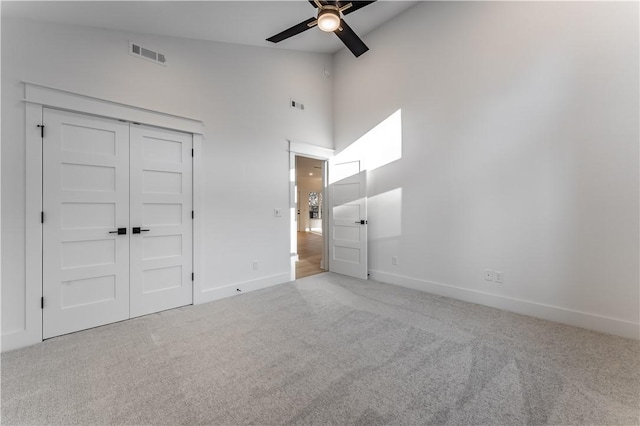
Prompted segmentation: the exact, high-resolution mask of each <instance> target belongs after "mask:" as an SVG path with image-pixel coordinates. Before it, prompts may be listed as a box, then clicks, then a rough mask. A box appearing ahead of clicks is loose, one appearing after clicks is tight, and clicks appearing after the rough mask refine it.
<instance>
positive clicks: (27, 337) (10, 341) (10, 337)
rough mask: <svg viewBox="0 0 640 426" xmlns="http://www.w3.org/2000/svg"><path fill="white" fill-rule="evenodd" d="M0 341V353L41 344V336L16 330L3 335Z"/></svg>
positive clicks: (30, 331) (29, 331)
mask: <svg viewBox="0 0 640 426" xmlns="http://www.w3.org/2000/svg"><path fill="white" fill-rule="evenodd" d="M0 339H1V344H0V351H1V352H7V351H11V350H14V349H19V348H24V347H25V346H31V345H35V344H36V343H40V342H42V334H41V332H40V334H38V333H36V332H34V331H33V330H18V331H12V332H9V333H5V334H3V335H2V337H1V338H0Z"/></svg>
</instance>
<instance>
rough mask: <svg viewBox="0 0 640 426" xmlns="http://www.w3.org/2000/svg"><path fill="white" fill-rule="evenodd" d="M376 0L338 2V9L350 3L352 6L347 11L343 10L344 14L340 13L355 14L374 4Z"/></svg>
mask: <svg viewBox="0 0 640 426" xmlns="http://www.w3.org/2000/svg"><path fill="white" fill-rule="evenodd" d="M375 2H376V0H373V1H344V0H343V1H340V2H338V7H342V6H344V5H345V4H349V3H351V4H352V6H351V7H350V8H349V9H345V10H344V12H342V14H343V15H348V14H350V13H351V12H355V11H356V10H358V9H362V8H363V7H365V6H369V5H370V4H371V3H375Z"/></svg>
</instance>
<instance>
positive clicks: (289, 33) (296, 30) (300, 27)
mask: <svg viewBox="0 0 640 426" xmlns="http://www.w3.org/2000/svg"><path fill="white" fill-rule="evenodd" d="M315 20H316V18H309V19H307V20H306V21H304V22H300V23H299V24H297V25H294V26H293V27H291V28H288V29H286V30H284V31H282V32H281V33H278V34H276V35H274V36H271V37H269V38H268V39H267V41H270V42H272V43H279V42H281V41H282V40H286V39H288V38H289V37H293V36H294V35H296V34H300V33H301V32H303V31H307V30H308V29H309V28H311V27H310V26H309V24H310V23H312V22H313V21H315Z"/></svg>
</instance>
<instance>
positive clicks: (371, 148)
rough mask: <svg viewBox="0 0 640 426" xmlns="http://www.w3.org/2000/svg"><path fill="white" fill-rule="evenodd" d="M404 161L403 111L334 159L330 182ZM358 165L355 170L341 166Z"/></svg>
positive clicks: (370, 131) (331, 166)
mask: <svg viewBox="0 0 640 426" xmlns="http://www.w3.org/2000/svg"><path fill="white" fill-rule="evenodd" d="M400 158H402V110H401V109H399V110H397V111H396V112H394V113H393V114H391V115H390V116H389V117H387V118H386V119H384V120H383V121H381V122H380V123H379V124H378V125H377V126H375V127H374V128H373V129H371V130H369V131H368V132H367V133H365V134H364V135H363V136H361V137H360V138H359V139H358V140H356V141H355V142H353V143H352V144H351V145H349V146H348V147H347V148H345V149H344V150H342V151H341V152H340V153H339V154H337V155H336V156H335V157H333V158H332V159H331V164H330V168H329V183H333V182H337V181H338V180H340V179H344V178H345V177H348V176H352V175H354V174H356V173H358V172H360V171H364V170H368V171H371V170H374V169H377V168H378V167H382V166H384V165H386V164H389V163H391V162H393V161H396V160H399V159H400ZM353 163H359V168H358V169H357V170H356V169H355V168H353V169H346V168H344V167H338V165H344V164H353Z"/></svg>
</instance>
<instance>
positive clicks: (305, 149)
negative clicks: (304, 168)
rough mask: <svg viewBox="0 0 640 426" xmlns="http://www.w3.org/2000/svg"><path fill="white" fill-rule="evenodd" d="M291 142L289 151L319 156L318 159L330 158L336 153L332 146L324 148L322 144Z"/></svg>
mask: <svg viewBox="0 0 640 426" xmlns="http://www.w3.org/2000/svg"><path fill="white" fill-rule="evenodd" d="M288 142H289V152H295V153H296V154H298V155H303V156H305V157H311V158H317V159H318V160H328V159H330V158H332V157H333V156H334V154H335V150H333V149H330V148H324V147H321V146H316V145H311V144H308V143H302V142H293V141H290V140H288Z"/></svg>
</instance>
